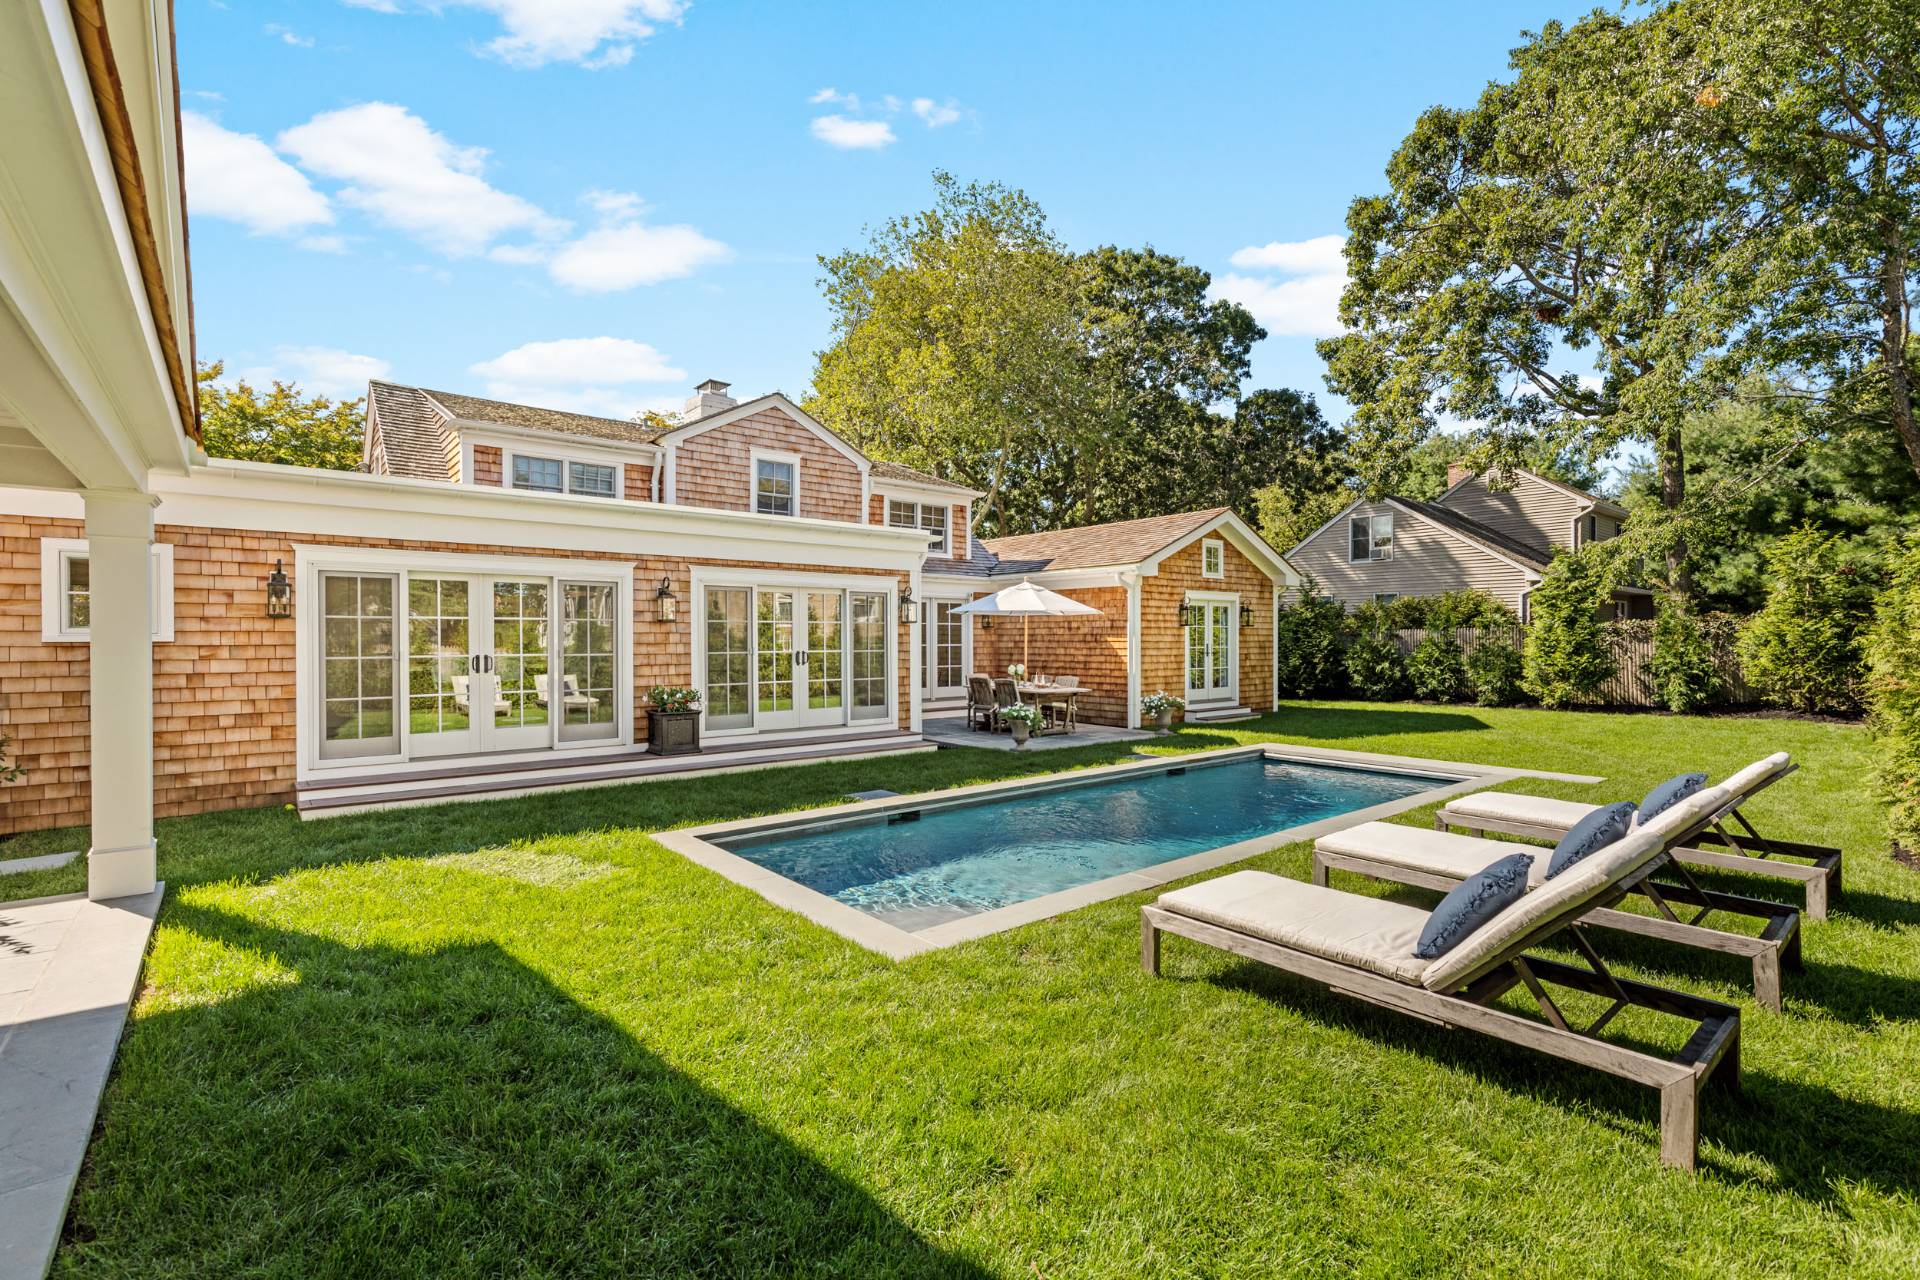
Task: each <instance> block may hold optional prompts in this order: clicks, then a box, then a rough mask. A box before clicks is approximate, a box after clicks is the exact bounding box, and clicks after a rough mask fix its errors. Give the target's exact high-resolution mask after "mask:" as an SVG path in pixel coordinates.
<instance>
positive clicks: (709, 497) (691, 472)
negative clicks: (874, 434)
mask: <svg viewBox="0 0 1920 1280" xmlns="http://www.w3.org/2000/svg"><path fill="white" fill-rule="evenodd" d="M755 449H764V450H767V451H769V452H773V453H791V454H797V455H799V458H800V511H799V514H800V515H802V516H807V517H810V518H812V519H815V520H845V521H848V522H849V523H852V524H860V523H862V521H861V519H860V488H861V485H860V468H859V466H858V465H857V464H856V463H854V462H853V461H852V460H851V459H849V458H848V457H847V455H846V454H844V453H841V452H840V451H839V450H838V449H836V448H834V447H833V446H832V445H830V444H828V443H827V442H826V441H825V440H822V439H821V438H820V437H819V436H817V435H815V434H814V433H813V432H811V431H809V430H807V428H805V427H803V426H801V425H800V424H799V423H798V422H796V421H794V420H793V419H792V418H791V417H789V416H788V415H787V414H786V413H785V412H783V411H782V410H780V409H778V408H767V409H762V410H760V411H759V412H758V413H751V414H748V415H747V416H746V417H744V418H739V419H736V420H735V421H733V422H729V423H727V424H726V425H724V426H718V427H714V428H713V429H712V430H710V431H702V432H700V433H699V434H697V435H693V436H689V437H688V438H687V439H685V440H682V441H681V442H680V443H679V445H678V446H677V447H676V449H675V453H676V455H677V460H676V461H675V463H674V468H675V471H674V500H675V501H676V502H678V503H679V504H680V505H682V506H688V507H712V508H715V509H718V510H721V511H751V510H753V463H752V456H753V450H755Z"/></svg>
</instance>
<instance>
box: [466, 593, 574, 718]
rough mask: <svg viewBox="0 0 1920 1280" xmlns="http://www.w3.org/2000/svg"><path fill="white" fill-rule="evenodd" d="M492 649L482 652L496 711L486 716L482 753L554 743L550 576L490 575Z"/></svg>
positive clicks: (555, 692) (556, 696) (555, 694)
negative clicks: (491, 576)
mask: <svg viewBox="0 0 1920 1280" xmlns="http://www.w3.org/2000/svg"><path fill="white" fill-rule="evenodd" d="M487 584H488V586H489V587H490V590H489V591H488V592H487V595H488V597H489V599H490V603H491V613H492V618H491V621H492V627H491V631H492V635H493V650H492V652H491V653H489V654H486V655H483V656H484V657H485V659H486V662H485V665H486V666H487V668H488V674H489V675H491V676H492V680H493V709H492V712H491V714H489V715H487V716H486V717H485V718H484V720H483V726H482V731H481V735H480V749H481V750H482V751H518V750H525V749H527V748H529V747H545V746H551V745H552V743H553V716H554V708H555V706H556V704H557V703H558V702H559V690H558V689H557V688H554V687H552V686H555V685H558V684H559V683H560V682H559V681H557V680H553V679H552V678H551V677H552V674H553V616H552V610H553V584H552V582H550V581H549V580H548V579H546V578H492V579H488V580H487Z"/></svg>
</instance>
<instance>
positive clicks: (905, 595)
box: [900, 587, 920, 626]
mask: <svg viewBox="0 0 1920 1280" xmlns="http://www.w3.org/2000/svg"><path fill="white" fill-rule="evenodd" d="M900 621H902V622H904V623H906V624H907V625H908V626H912V625H913V624H914V623H916V622H918V621H920V602H919V601H918V600H915V599H914V598H913V588H912V587H906V588H904V589H902V591H901V592H900Z"/></svg>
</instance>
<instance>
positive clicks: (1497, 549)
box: [1386, 495, 1553, 572]
mask: <svg viewBox="0 0 1920 1280" xmlns="http://www.w3.org/2000/svg"><path fill="white" fill-rule="evenodd" d="M1386 500H1387V501H1388V502H1391V503H1393V504H1394V505H1395V506H1397V507H1400V508H1402V509H1404V510H1406V511H1409V512H1412V513H1413V514H1414V515H1417V516H1420V517H1421V518H1423V519H1425V520H1427V521H1428V522H1429V523H1431V524H1437V525H1439V526H1441V527H1442V528H1444V529H1446V530H1448V531H1449V532H1451V533H1454V534H1456V535H1457V536H1459V537H1462V538H1465V539H1466V540H1467V541H1469V542H1473V543H1477V544H1478V545H1479V546H1480V548H1481V549H1482V550H1484V551H1491V552H1493V553H1494V554H1495V555H1497V556H1501V557H1503V558H1505V559H1508V560H1518V561H1520V562H1521V564H1522V565H1523V566H1524V567H1526V568H1528V569H1532V570H1534V571H1535V572H1539V571H1541V570H1544V569H1545V568H1546V567H1547V565H1548V564H1549V563H1551V562H1552V560H1553V554H1552V553H1551V552H1549V551H1544V550H1542V549H1541V548H1539V547H1535V546H1532V545H1530V544H1528V543H1525V542H1522V541H1520V539H1518V538H1515V537H1513V536H1511V535H1509V534H1505V533H1502V532H1500V531H1499V530H1498V529H1495V528H1493V527H1492V526H1490V525H1484V524H1481V523H1480V522H1479V521H1478V520H1475V519H1473V518H1472V517H1470V516H1463V515H1461V514H1460V513H1459V512H1458V511H1455V510H1454V509H1453V508H1451V507H1443V506H1440V505H1439V504H1438V503H1434V502H1422V501H1420V500H1419V499H1418V498H1402V497H1399V496H1397V495H1389V496H1388V498H1387V499H1386Z"/></svg>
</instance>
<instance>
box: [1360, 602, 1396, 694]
mask: <svg viewBox="0 0 1920 1280" xmlns="http://www.w3.org/2000/svg"><path fill="white" fill-rule="evenodd" d="M1353 626H1354V628H1355V630H1356V632H1357V634H1355V636H1354V638H1353V640H1352V642H1351V643H1349V644H1348V645H1347V653H1346V667H1347V682H1348V683H1349V684H1351V685H1352V686H1353V691H1354V692H1355V693H1357V694H1359V695H1360V696H1361V697H1363V698H1372V699H1375V700H1376V701H1381V700H1385V699H1388V698H1398V697H1401V696H1403V695H1404V694H1405V693H1406V691H1407V660H1406V659H1405V658H1403V657H1401V656H1400V647H1399V646H1398V645H1396V644H1395V643H1394V642H1393V636H1392V635H1391V634H1389V628H1388V626H1387V617H1386V611H1385V609H1383V608H1382V607H1381V606H1379V605H1375V604H1365V605H1361V606H1360V607H1359V608H1358V609H1355V610H1354V611H1353Z"/></svg>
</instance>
